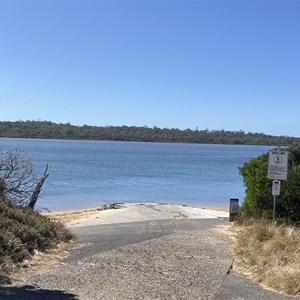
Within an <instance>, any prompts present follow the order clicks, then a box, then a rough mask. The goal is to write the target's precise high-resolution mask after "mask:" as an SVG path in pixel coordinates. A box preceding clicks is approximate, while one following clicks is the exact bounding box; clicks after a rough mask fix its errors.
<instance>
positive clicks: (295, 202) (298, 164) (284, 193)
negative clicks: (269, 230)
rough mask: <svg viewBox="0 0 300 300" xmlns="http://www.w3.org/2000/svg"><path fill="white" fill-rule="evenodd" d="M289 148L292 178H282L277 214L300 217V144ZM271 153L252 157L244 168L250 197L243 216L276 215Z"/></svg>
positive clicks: (296, 219)
mask: <svg viewBox="0 0 300 300" xmlns="http://www.w3.org/2000/svg"><path fill="white" fill-rule="evenodd" d="M285 150H287V151H288V152H289V161H288V165H289V166H288V178H287V180H284V181H282V183H281V191H280V196H278V199H277V200H276V202H277V203H276V216H277V218H278V219H281V220H283V221H288V222H293V223H298V222H299V221H300V146H292V147H289V148H287V149H285ZM267 170H268V155H267V154H263V155H260V156H259V157H256V158H252V159H251V160H250V161H249V162H247V163H245V164H244V166H243V167H242V168H240V173H241V175H242V176H243V180H244V185H245V187H246V197H245V199H244V203H243V205H242V208H241V210H240V216H241V217H242V218H244V217H246V218H247V217H254V218H269V219H271V218H272V211H273V195H272V181H271V180H269V179H268V178H267Z"/></svg>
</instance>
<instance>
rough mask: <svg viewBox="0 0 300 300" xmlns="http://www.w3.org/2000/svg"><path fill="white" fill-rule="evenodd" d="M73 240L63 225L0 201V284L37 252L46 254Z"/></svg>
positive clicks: (5, 201) (8, 202)
mask: <svg viewBox="0 0 300 300" xmlns="http://www.w3.org/2000/svg"><path fill="white" fill-rule="evenodd" d="M72 239H73V235H72V234H71V232H70V231H69V230H68V229H67V228H66V227H65V226H64V225H62V224H60V223H57V222H53V221H51V220H50V219H49V218H47V217H45V216H42V215H41V214H39V213H37V212H34V211H32V210H28V209H25V208H24V207H21V206H17V205H16V204H14V203H13V202H11V201H9V200H7V199H2V200H1V201H0V284H3V283H8V282H9V275H10V274H12V273H13V272H14V270H15V268H17V267H18V266H19V265H20V264H21V263H22V262H23V261H24V260H25V259H28V258H30V257H31V256H32V255H33V254H34V252H35V251H36V250H37V251H46V250H47V249H50V248H53V247H56V246H57V245H58V244H59V243H61V242H68V241H70V240H72Z"/></svg>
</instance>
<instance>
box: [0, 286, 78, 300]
mask: <svg viewBox="0 0 300 300" xmlns="http://www.w3.org/2000/svg"><path fill="white" fill-rule="evenodd" d="M6 299H14V300H21V299H22V300H33V299H34V300H78V299H79V298H78V297H77V296H76V295H74V294H70V293H67V292H64V291H59V290H45V289H39V288H37V287H35V286H32V285H24V286H6V287H0V300H6Z"/></svg>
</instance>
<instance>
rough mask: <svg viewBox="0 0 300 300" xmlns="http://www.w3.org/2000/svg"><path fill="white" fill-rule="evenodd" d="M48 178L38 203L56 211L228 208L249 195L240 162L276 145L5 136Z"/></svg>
mask: <svg viewBox="0 0 300 300" xmlns="http://www.w3.org/2000/svg"><path fill="white" fill-rule="evenodd" d="M0 147H1V148H5V149H7V148H16V147H17V148H19V149H21V150H24V151H25V152H26V153H27V154H28V155H29V156H31V158H32V161H33V163H34V164H35V166H36V170H37V172H38V174H39V175H40V176H42V174H43V171H44V169H45V165H46V163H48V164H49V170H48V171H49V174H50V175H49V177H48V178H47V180H46V182H45V184H44V186H43V191H42V194H41V198H40V200H39V201H38V205H37V208H43V207H46V208H48V209H49V210H50V211H59V210H67V209H78V208H87V207H97V206H99V205H103V204H107V203H113V202H122V203H141V202H168V203H176V204H188V205H197V206H210V207H228V203H229V199H230V198H239V199H240V202H241V201H242V199H243V198H244V194H245V189H244V186H243V180H242V176H241V175H239V167H241V166H243V164H244V163H245V162H247V161H249V159H250V158H252V157H256V156H258V155H260V154H262V153H266V152H268V150H270V149H271V148H272V147H270V146H245V145H206V144H163V143H138V142H108V141H70V140H37V139H7V138H0Z"/></svg>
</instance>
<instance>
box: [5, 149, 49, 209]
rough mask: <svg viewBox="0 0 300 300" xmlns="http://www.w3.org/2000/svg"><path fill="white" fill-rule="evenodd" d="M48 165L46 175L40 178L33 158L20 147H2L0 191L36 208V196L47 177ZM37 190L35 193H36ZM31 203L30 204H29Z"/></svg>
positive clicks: (18, 202)
mask: <svg viewBox="0 0 300 300" xmlns="http://www.w3.org/2000/svg"><path fill="white" fill-rule="evenodd" d="M47 170H48V166H47V167H46V171H45V173H44V176H43V177H42V178H41V179H40V180H38V179H37V176H36V174H35V171H34V166H33V164H32V162H31V158H30V157H29V156H27V155H26V154H25V152H23V151H21V150H19V149H9V150H4V149H0V178H1V180H0V193H1V197H3V195H5V196H7V197H8V198H9V199H10V200H12V201H14V202H15V203H17V204H20V205H22V206H25V207H29V208H31V209H34V205H35V203H36V201H37V198H36V199H35V202H34V204H33V201H30V200H34V198H32V197H34V196H36V195H37V197H38V196H39V192H38V194H37V189H39V191H40V190H41V188H42V185H43V183H44V181H45V180H46V178H47V177H48V174H47ZM34 192H35V193H34ZM29 204H30V206H29Z"/></svg>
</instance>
